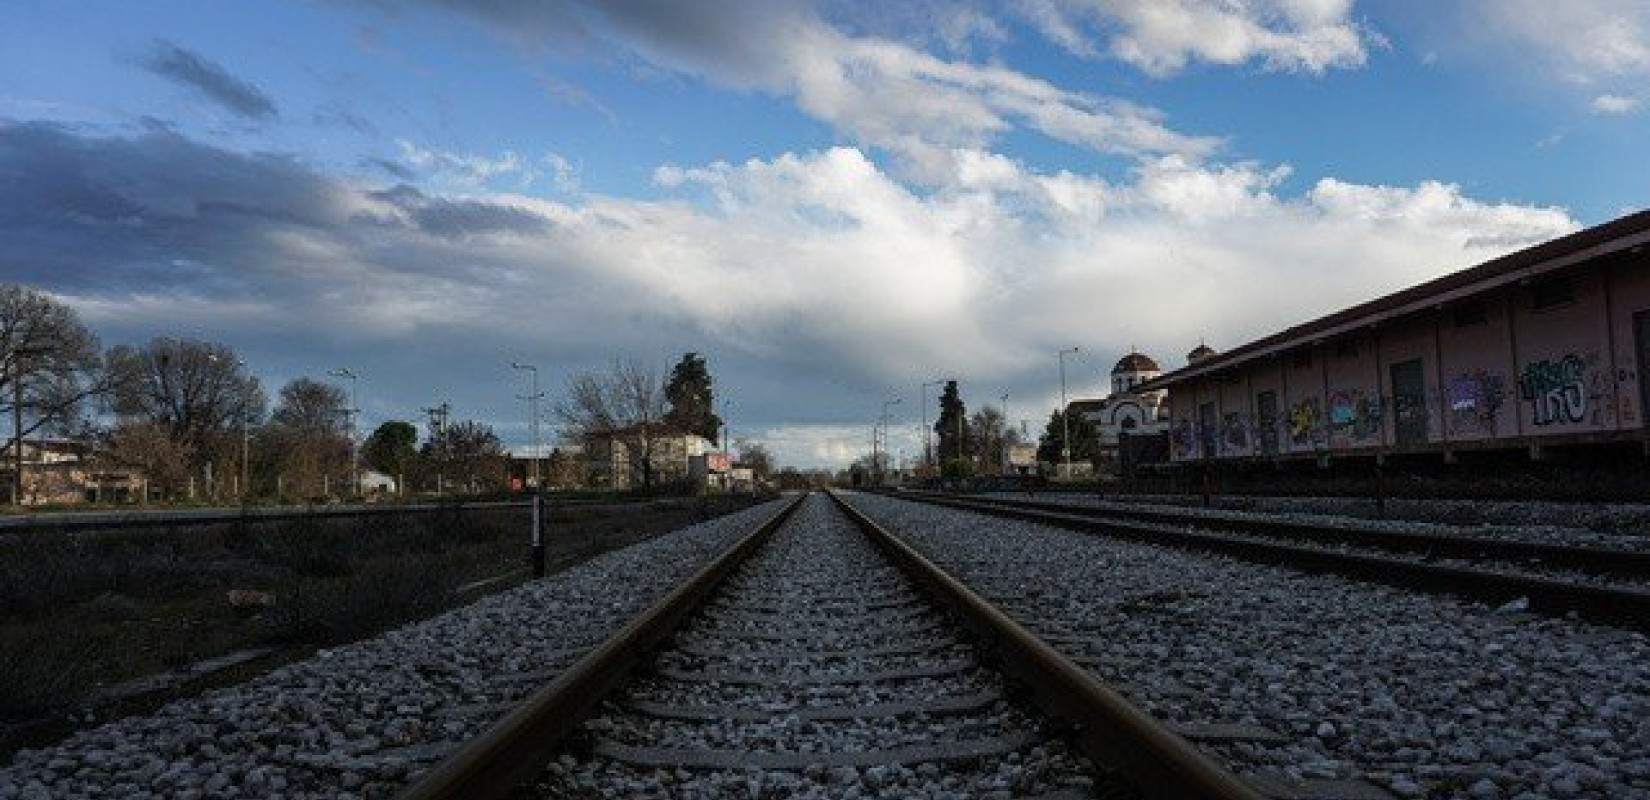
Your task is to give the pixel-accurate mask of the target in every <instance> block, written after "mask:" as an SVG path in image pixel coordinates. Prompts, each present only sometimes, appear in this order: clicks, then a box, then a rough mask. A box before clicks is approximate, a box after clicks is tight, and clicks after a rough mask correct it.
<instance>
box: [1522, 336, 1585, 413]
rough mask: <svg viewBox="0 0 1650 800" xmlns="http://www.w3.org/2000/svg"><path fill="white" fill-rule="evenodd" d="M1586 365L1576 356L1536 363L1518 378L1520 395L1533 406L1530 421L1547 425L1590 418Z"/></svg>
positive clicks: (1525, 369)
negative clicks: (1585, 380)
mask: <svg viewBox="0 0 1650 800" xmlns="http://www.w3.org/2000/svg"><path fill="white" fill-rule="evenodd" d="M1585 368H1586V365H1585V364H1584V363H1582V360H1581V357H1580V356H1577V355H1576V354H1574V353H1571V354H1569V355H1566V356H1564V357H1563V358H1561V359H1558V360H1544V361H1532V362H1530V363H1528V364H1525V365H1524V374H1523V375H1521V376H1519V379H1518V395H1519V397H1521V398H1523V400H1524V402H1526V403H1529V404H1530V412H1531V416H1530V421H1531V422H1532V423H1533V424H1535V425H1540V426H1545V425H1553V424H1565V423H1576V422H1582V421H1584V420H1585V419H1586V418H1587V386H1586V384H1585V383H1584V375H1583V371H1584V370H1585Z"/></svg>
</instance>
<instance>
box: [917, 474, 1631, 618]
mask: <svg viewBox="0 0 1650 800" xmlns="http://www.w3.org/2000/svg"><path fill="white" fill-rule="evenodd" d="M896 496H898V497H901V498H905V499H909V500H913V501H916V502H922V503H930V504H934V505H941V506H947V507H950V508H956V509H960V510H965V511H973V512H977V513H982V514H989V515H992V516H998V517H1004V518H1009V519H1017V520H1022V521H1026V522H1037V523H1042V524H1046V525H1053V526H1055V527H1059V528H1065V529H1067V530H1075V531H1081V532H1084V533H1094V534H1099V535H1103V536H1108V537H1111V538H1115V539H1122V540H1125V541H1131V542H1140V543H1144V544H1156V545H1168V546H1176V547H1183V548H1187V549H1191V550H1200V551H1205V552H1216V553H1222V554H1224V555H1230V556H1235V557H1238V558H1242V559H1245V560H1248V561H1256V562H1260V563H1265V564H1273V565H1278V566H1283V567H1289V568H1293V569H1301V570H1306V571H1311V572H1324V573H1334V574H1339V575H1345V576H1349V577H1353V578H1358V579H1361V580H1368V581H1375V582H1379V583H1385V584H1389V585H1393V586H1398V587H1400V588H1404V589H1410V590H1416V591H1429V592H1439V593H1446V594H1456V595H1463V596H1469V597H1476V598H1480V599H1483V600H1487V601H1489V602H1492V603H1502V602H1506V601H1510V600H1514V599H1517V598H1525V599H1527V600H1528V602H1529V607H1530V609H1531V610H1533V611H1540V612H1546V613H1553V614H1564V613H1569V612H1576V613H1577V614H1581V615H1585V616H1587V617H1589V618H1591V619H1596V620H1599V621H1603V622H1607V623H1612V624H1624V625H1631V626H1634V627H1650V591H1646V590H1643V589H1635V588H1626V587H1619V586H1604V585H1596V584H1590V583H1576V582H1572V581H1565V580H1559V579H1556V578H1546V577H1541V576H1536V575H1530V574H1527V573H1516V572H1507V571H1503V570H1496V569H1484V568H1478V567H1465V566H1451V565H1445V564H1432V563H1427V562H1422V561H1415V560H1412V559H1407V558H1395V557H1388V556H1379V555H1371V554H1368V553H1348V552H1341V551H1336V550H1328V549H1323V548H1317V547H1307V546H1302V545H1293V544H1284V543H1280V542H1276V541H1266V540H1263V539H1258V538H1253V537H1249V536H1242V535H1237V536H1222V535H1219V534H1218V533H1209V532H1199V531H1190V530H1176V529H1173V528H1169V527H1166V526H1165V525H1164V524H1160V523H1148V522H1137V521H1130V520H1123V519H1108V518H1104V517H1102V516H1097V515H1095V514H1091V513H1085V512H1086V511H1089V510H1088V509H1072V508H1061V509H1060V510H1058V511H1050V510H1044V509H1038V508H1029V507H1019V506H1017V505H1012V504H1004V503H1003V502H1000V501H999V502H981V501H978V500H963V499H960V498H955V497H945V496H938V495H930V494H918V493H900V494H898V495H896ZM1101 513H1103V512H1101ZM1184 522H1185V520H1175V524H1182V523H1184Z"/></svg>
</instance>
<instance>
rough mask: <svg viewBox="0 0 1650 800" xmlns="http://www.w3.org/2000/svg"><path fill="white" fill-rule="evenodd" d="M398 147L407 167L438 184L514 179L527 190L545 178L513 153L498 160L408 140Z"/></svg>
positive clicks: (472, 184) (478, 183)
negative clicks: (420, 144)
mask: <svg viewBox="0 0 1650 800" xmlns="http://www.w3.org/2000/svg"><path fill="white" fill-rule="evenodd" d="M395 144H396V146H397V147H399V148H400V150H401V160H402V161H403V162H405V163H406V165H407V166H410V167H412V168H413V169H415V170H417V171H419V172H422V173H424V174H425V175H426V176H428V177H429V178H431V179H432V180H434V181H436V182H438V183H449V184H455V185H460V186H468V187H481V186H486V185H489V184H491V183H492V182H493V181H495V180H498V179H500V178H514V179H515V180H516V181H518V182H519V184H520V185H521V186H527V185H530V184H532V183H533V181H535V180H538V178H539V177H540V175H541V174H542V173H541V172H540V171H539V169H538V168H537V167H536V166H534V165H533V164H532V163H531V162H530V161H528V160H527V159H524V158H522V157H521V156H519V155H517V154H516V153H515V152H514V151H510V150H506V151H504V152H503V153H500V154H499V155H497V156H484V155H477V154H474V153H455V152H449V151H445V150H436V149H431V148H424V147H419V146H418V145H415V144H413V143H412V142H409V141H407V140H406V139H397V140H395Z"/></svg>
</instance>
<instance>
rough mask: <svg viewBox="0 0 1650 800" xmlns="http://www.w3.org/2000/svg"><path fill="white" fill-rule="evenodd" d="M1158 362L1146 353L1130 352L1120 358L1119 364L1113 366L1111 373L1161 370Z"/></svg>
mask: <svg viewBox="0 0 1650 800" xmlns="http://www.w3.org/2000/svg"><path fill="white" fill-rule="evenodd" d="M1160 371H1161V370H1159V369H1158V366H1157V362H1156V361H1153V360H1152V359H1151V357H1150V356H1148V355H1145V354H1144V353H1138V352H1136V353H1129V354H1128V355H1126V356H1123V357H1122V358H1120V359H1118V361H1117V366H1115V367H1112V368H1111V374H1113V375H1121V374H1123V373H1126V372H1160Z"/></svg>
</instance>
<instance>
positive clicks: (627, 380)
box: [555, 360, 666, 488]
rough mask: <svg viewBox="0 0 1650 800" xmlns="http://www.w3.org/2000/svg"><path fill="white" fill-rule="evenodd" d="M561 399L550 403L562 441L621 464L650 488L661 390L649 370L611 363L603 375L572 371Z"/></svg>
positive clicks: (628, 362)
mask: <svg viewBox="0 0 1650 800" xmlns="http://www.w3.org/2000/svg"><path fill="white" fill-rule="evenodd" d="M566 392H567V394H566V397H564V398H562V399H561V400H559V401H557V402H556V405H555V411H556V416H557V417H559V418H560V419H561V422H562V435H563V437H564V438H566V439H568V440H571V441H577V442H580V443H582V444H583V445H584V446H585V448H586V452H590V453H607V454H609V455H610V456H611V458H610V461H619V460H621V459H622V460H623V461H624V463H625V464H626V466H627V468H628V469H629V470H630V472H631V474H633V475H634V474H640V475H641V478H642V486H643V487H645V488H652V486H653V450H654V444H655V442H656V440H657V439H658V437H659V435H660V434H661V432H662V420H663V419H664V416H665V403H666V396H665V387H664V384H663V383H661V382H660V380H659V375H658V373H657V372H656V371H655V370H654V369H653V368H651V367H647V366H644V365H642V364H641V363H639V362H636V361H632V360H625V361H619V360H615V361H614V362H613V365H612V367H611V368H609V369H608V371H606V372H578V373H574V374H572V375H570V376H568V378H567V390H566Z"/></svg>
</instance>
